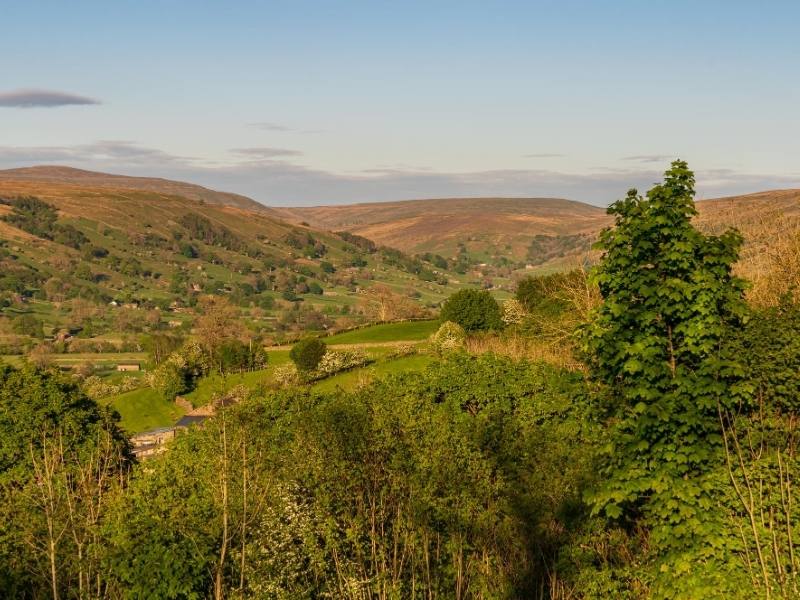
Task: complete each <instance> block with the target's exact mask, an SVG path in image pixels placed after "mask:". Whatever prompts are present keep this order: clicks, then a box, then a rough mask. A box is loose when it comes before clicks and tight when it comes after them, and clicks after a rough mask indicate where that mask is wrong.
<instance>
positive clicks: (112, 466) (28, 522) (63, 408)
mask: <svg viewBox="0 0 800 600" xmlns="http://www.w3.org/2000/svg"><path fill="white" fill-rule="evenodd" d="M118 420H119V416H118V415H116V413H114V412H112V411H111V410H109V409H107V408H105V407H102V406H99V405H98V404H96V403H95V402H93V401H92V400H90V399H89V398H88V397H87V396H86V395H85V394H84V393H82V392H81V390H80V389H79V387H78V386H77V385H76V383H75V382H74V380H72V379H71V378H69V377H67V376H65V375H62V374H60V373H58V372H56V371H52V370H50V371H44V370H41V369H37V368H35V367H33V366H32V365H26V366H24V367H23V368H21V369H12V368H10V367H8V366H2V365H0V540H2V543H0V589H2V590H3V591H4V592H5V595H6V596H7V597H45V596H50V597H52V598H58V597H60V596H62V595H63V596H64V597H67V596H75V597H79V596H88V595H90V591H89V587H88V586H89V584H90V583H91V584H92V585H93V586H94V585H96V584H100V582H101V576H100V569H101V564H100V563H101V556H100V554H101V552H102V545H101V544H100V543H99V540H100V535H101V532H100V522H101V518H102V516H103V513H104V510H105V502H104V500H105V496H106V494H107V493H108V491H109V490H110V489H111V487H112V486H113V485H115V481H118V480H119V479H120V478H121V477H122V476H124V473H125V472H126V471H127V469H128V468H129V467H130V466H131V461H132V459H131V455H130V452H129V445H128V442H127V439H126V437H125V435H124V433H123V432H122V431H121V430H120V429H119V427H118V426H117V421H118Z"/></svg>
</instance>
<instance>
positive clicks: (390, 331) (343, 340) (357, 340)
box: [324, 321, 439, 346]
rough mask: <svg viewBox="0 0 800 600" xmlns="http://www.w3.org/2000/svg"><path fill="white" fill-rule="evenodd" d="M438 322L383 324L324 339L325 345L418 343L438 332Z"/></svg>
mask: <svg viewBox="0 0 800 600" xmlns="http://www.w3.org/2000/svg"><path fill="white" fill-rule="evenodd" d="M438 326H439V322H438V321H409V322H406V323H383V324H381V325H373V326H371V327H364V328H363V329H356V330H354V331H346V332H345V333H338V334H336V335H332V336H330V337H327V338H324V340H325V343H326V344H328V345H330V346H334V345H337V344H369V343H376V342H416V341H420V340H424V339H427V338H428V337H430V335H431V334H432V333H433V332H435V331H436V329H437V328H438Z"/></svg>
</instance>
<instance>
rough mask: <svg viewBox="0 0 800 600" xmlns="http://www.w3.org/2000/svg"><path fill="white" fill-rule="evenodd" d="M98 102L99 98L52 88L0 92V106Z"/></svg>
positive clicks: (48, 105)
mask: <svg viewBox="0 0 800 600" xmlns="http://www.w3.org/2000/svg"><path fill="white" fill-rule="evenodd" d="M91 104H100V101H99V100H95V99H94V98H88V97H86V96H78V95H77V94H70V93H67V92H57V91H53V90H35V89H25V90H14V91H11V92H3V93H0V107H5V108H56V107H59V106H82V105H91Z"/></svg>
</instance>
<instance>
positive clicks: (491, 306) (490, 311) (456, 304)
mask: <svg viewBox="0 0 800 600" xmlns="http://www.w3.org/2000/svg"><path fill="white" fill-rule="evenodd" d="M440 316H441V319H442V321H443V322H444V321H453V322H454V323H458V324H459V325H461V327H463V328H464V329H465V330H466V331H482V330H486V329H496V330H499V329H502V328H503V321H502V318H501V313H500V306H499V305H498V304H497V301H496V300H495V299H494V298H493V297H492V295H491V294H490V293H489V292H487V291H485V290H475V289H466V290H461V291H458V292H456V293H455V294H453V295H452V296H450V297H449V298H448V299H447V300H445V303H444V305H443V306H442V312H441V315H440Z"/></svg>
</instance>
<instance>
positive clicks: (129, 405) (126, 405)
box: [100, 387, 183, 434]
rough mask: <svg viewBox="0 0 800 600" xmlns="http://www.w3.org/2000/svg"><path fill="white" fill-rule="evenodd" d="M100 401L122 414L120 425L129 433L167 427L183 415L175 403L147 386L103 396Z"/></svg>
mask: <svg viewBox="0 0 800 600" xmlns="http://www.w3.org/2000/svg"><path fill="white" fill-rule="evenodd" d="M100 402H101V403H102V404H110V405H111V406H113V407H114V408H115V409H116V410H117V412H118V413H119V414H120V415H121V416H122V427H123V428H124V429H125V430H126V431H127V432H128V433H130V434H134V433H140V432H142V431H147V430H148V429H154V428H156V427H167V426H169V425H172V424H173V423H175V421H177V420H178V419H179V418H180V417H181V415H183V411H182V410H181V409H180V408H179V407H178V406H177V405H176V404H175V403H173V402H167V401H166V400H164V399H163V398H161V396H159V395H158V393H157V392H155V391H154V390H152V389H151V388H149V387H145V388H141V389H138V390H133V391H132V392H126V393H124V394H120V395H119V396H111V397H109V398H104V399H103V400H101V401H100Z"/></svg>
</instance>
